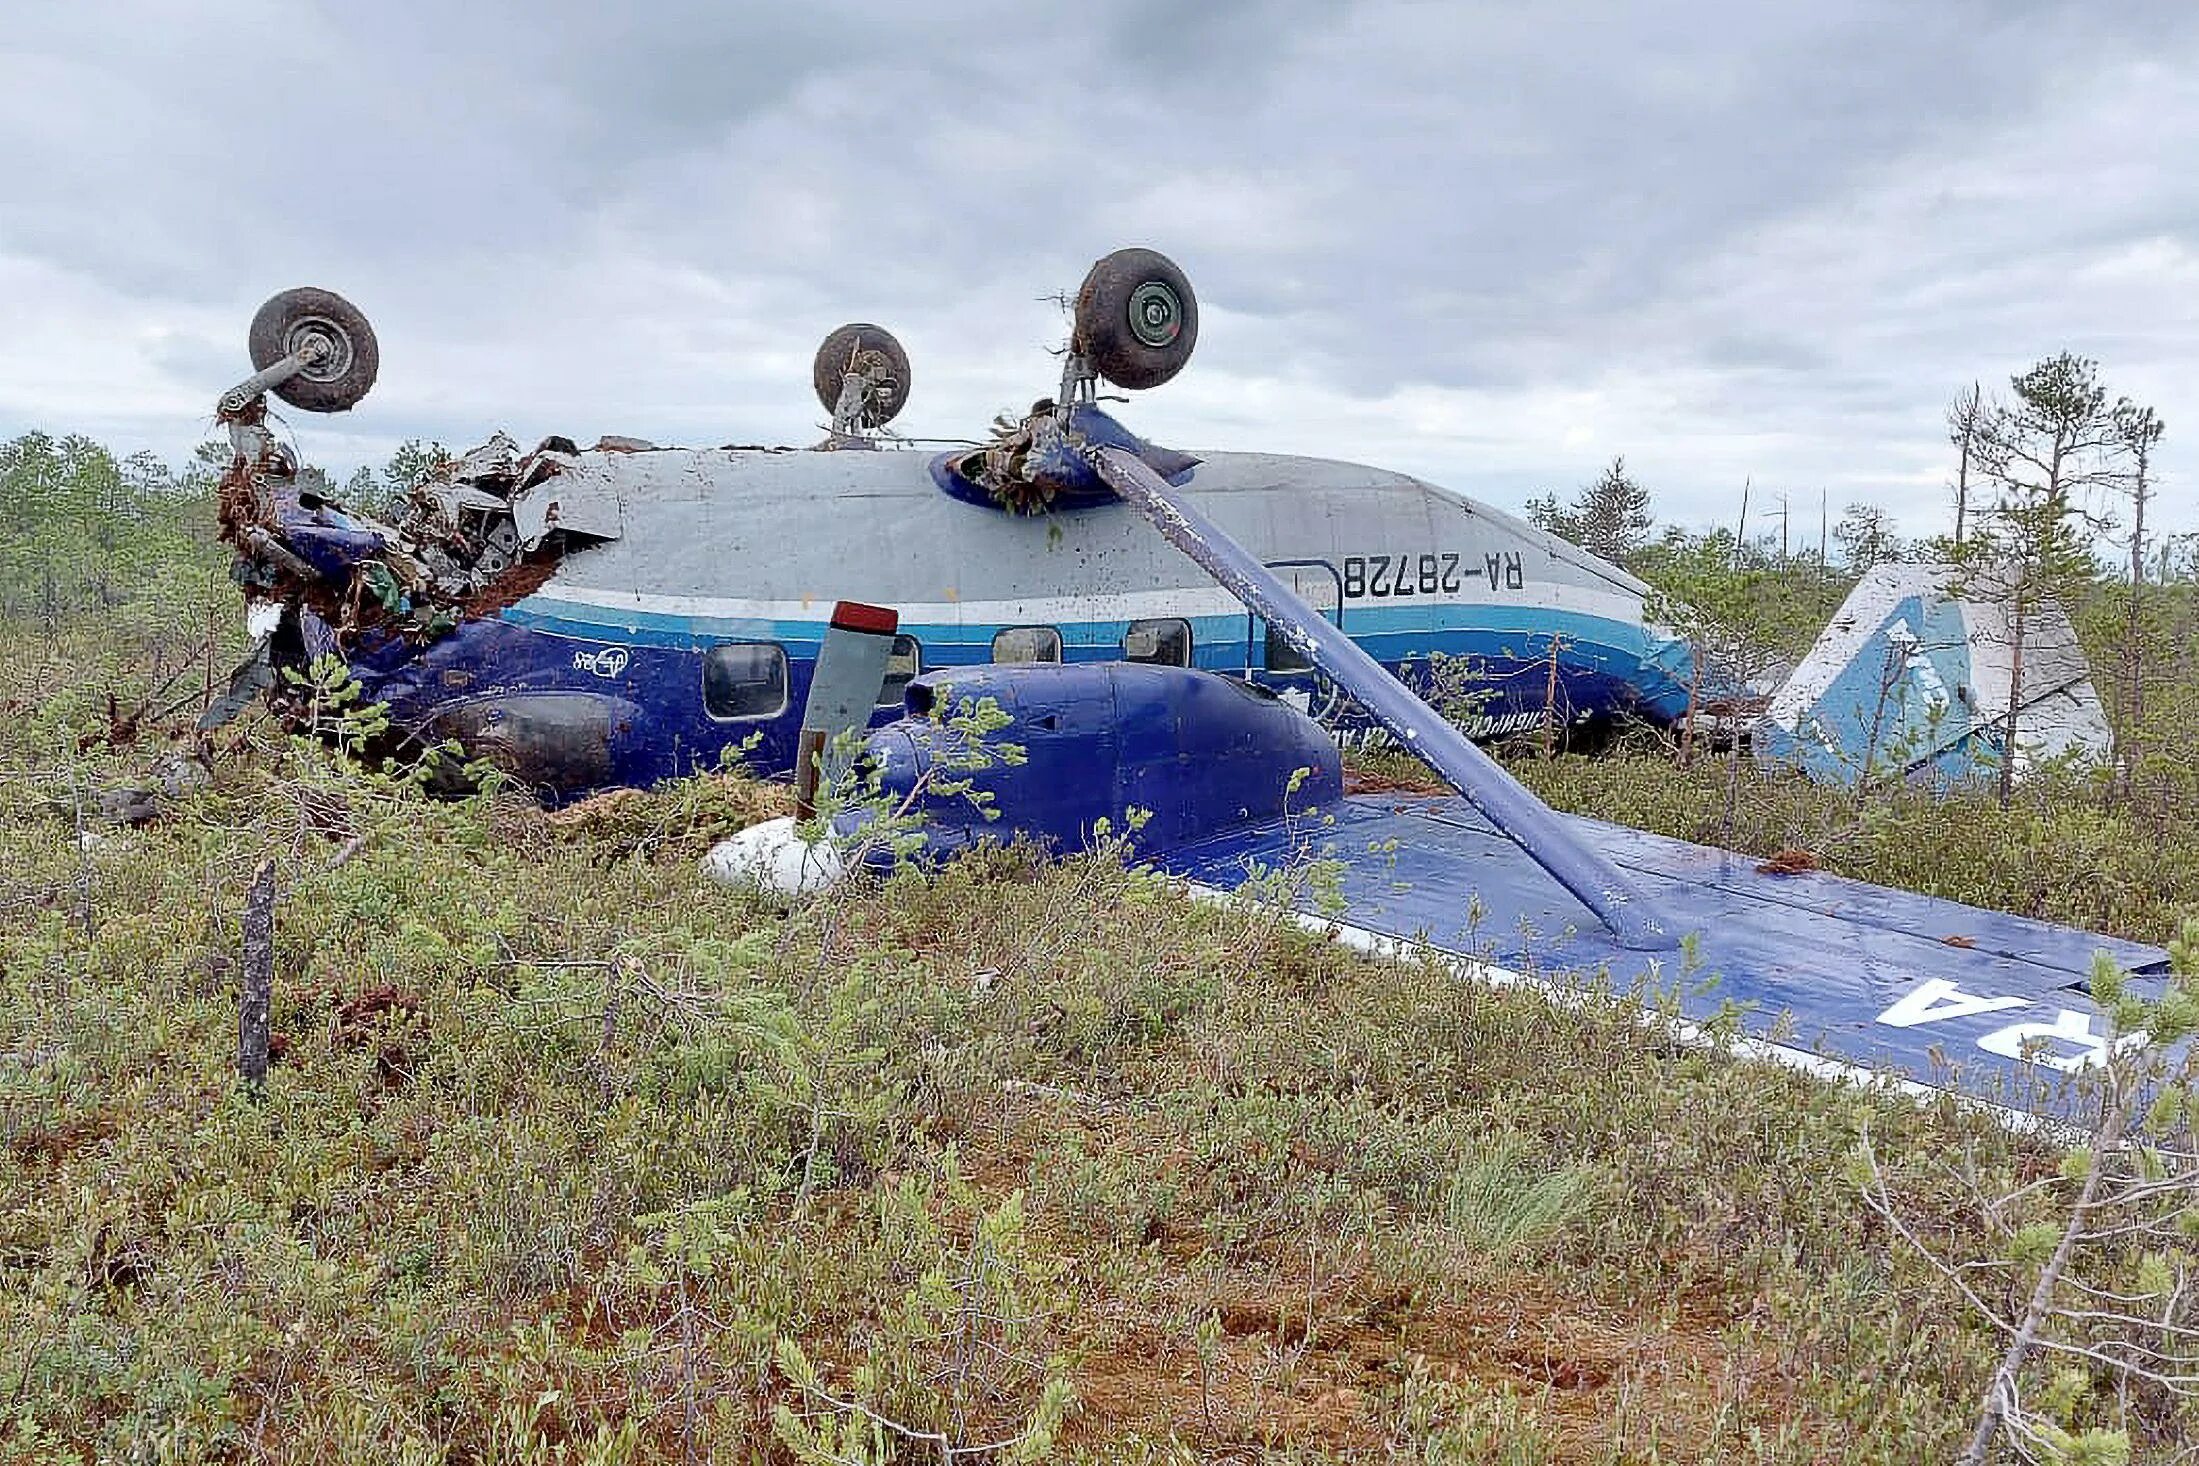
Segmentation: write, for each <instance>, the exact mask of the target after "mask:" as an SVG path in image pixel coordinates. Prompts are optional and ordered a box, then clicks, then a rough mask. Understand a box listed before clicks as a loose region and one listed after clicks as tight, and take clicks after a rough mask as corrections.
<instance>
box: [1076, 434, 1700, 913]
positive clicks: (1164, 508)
mask: <svg viewBox="0 0 2199 1466" xmlns="http://www.w3.org/2000/svg"><path fill="white" fill-rule="evenodd" d="M1087 451H1088V454H1089V456H1090V458H1091V460H1092V464H1093V467H1094V468H1095V469H1097V470H1098V472H1099V475H1100V477H1101V478H1102V479H1103V480H1105V481H1106V483H1107V486H1108V487H1109V488H1111V489H1113V490H1114V491H1115V492H1116V493H1117V494H1119V495H1121V496H1122V497H1123V499H1124V500H1126V501H1127V502H1128V503H1130V504H1131V505H1133V506H1134V507H1136V508H1137V510H1138V511H1139V512H1140V513H1142V514H1143V515H1144V516H1145V517H1146V518H1147V519H1148V520H1150V521H1151V522H1152V524H1153V527H1154V528H1155V529H1158V530H1159V531H1160V532H1161V537H1162V538H1164V539H1166V540H1167V541H1168V542H1169V543H1170V544H1172V545H1174V546H1175V547H1176V548H1177V549H1179V550H1181V551H1183V552H1184V553H1185V554H1186V555H1189V556H1190V557H1191V558H1192V559H1193V560H1195V561H1197V562H1198V563H1199V565H1200V567H1201V568H1202V569H1204V570H1205V571H1206V572H1207V573H1208V574H1209V575H1212V576H1213V577H1214V578H1215V579H1216V580H1217V581H1220V582H1221V584H1222V585H1223V587H1224V588H1226V589H1227V590H1228V591H1229V592H1230V594H1232V595H1234V596H1236V597H1237V599H1239V600H1240V601H1243V602H1244V603H1245V605H1246V606H1248V607H1249V608H1251V610H1252V611H1253V612H1254V613H1255V614H1256V615H1258V616H1260V617H1261V618H1262V619H1263V620H1265V621H1266V622H1267V623H1268V625H1270V626H1272V627H1274V628H1275V629H1276V630H1278V631H1280V632H1282V633H1283V635H1284V637H1285V638H1287V639H1288V640H1289V641H1290V643H1291V645H1292V646H1293V647H1294V648H1296V649H1297V651H1298V652H1299V654H1300V655H1302V656H1304V657H1306V658H1307V659H1308V660H1309V661H1311V662H1312V663H1313V664H1314V665H1315V666H1316V667H1319V668H1320V669H1321V670H1322V671H1323V672H1325V673H1327V674H1328V675H1329V677H1330V679H1331V680H1333V681H1334V682H1335V683H1336V684H1337V685H1338V686H1339V687H1342V688H1343V689H1344V690H1345V691H1346V692H1348V693H1350V694H1351V695H1352V696H1353V697H1355V698H1357V699H1359V702H1360V705H1361V706H1363V707H1364V708H1366V710H1367V711H1368V712H1370V713H1372V714H1373V715H1374V717H1375V719H1376V721H1378V722H1380V723H1381V724H1382V726H1383V727H1385V728H1387V729H1388V730H1389V731H1390V733H1391V735H1392V736H1393V737H1395V738H1396V739H1397V740H1398V741H1399V742H1400V743H1402V744H1404V745H1405V747H1406V748H1408V749H1410V750H1412V752H1413V753H1414V754H1416V755H1417V756H1419V758H1420V759H1421V760H1422V761H1424V762H1425V763H1426V764H1427V765H1428V767H1430V768H1432V769H1434V770H1435V771H1436V772H1437V773H1438V774H1441V775H1442V776H1443V778H1444V780H1445V782H1447V783H1449V784H1450V786H1451V787H1452V788H1454V789H1456V790H1457V791H1458V792H1459V793H1461V794H1463V795H1465V796H1466V799H1467V801H1468V802H1469V803H1471V804H1472V805H1473V806H1474V808H1476V809H1478V810H1480V811H1481V813H1482V814H1483V815H1484V816H1486V817H1487V818H1488V820H1489V822H1490V823H1491V824H1493V825H1495V826H1496V827H1497V829H1499V830H1500V831H1502V832H1503V833H1504V834H1505V836H1506V837H1508V838H1509V839H1510V840H1511V841H1512V843H1514V844H1515V845H1517V846H1519V848H1520V849H1521V850H1523V851H1525V852H1526V853H1527V855H1528V857H1529V858H1530V859H1532V860H1533V861H1534V862H1535V863H1536V864H1537V865H1539V866H1541V867H1542V868H1543V869H1544V870H1546V871H1548V872H1549V873H1550V874H1551V875H1552V876H1553V877H1555V878H1556V879H1557V881H1558V882H1559V884H1561V885H1563V886H1564V887H1565V888H1566V889H1567V890H1568V891H1571V892H1572V893H1573V895H1574V896H1575V897H1577V898H1578V899H1579V900H1580V902H1581V904H1582V905H1584V906H1586V907H1587V908H1588V909H1589V910H1590V911H1593V912H1594V913H1595V914H1596V916H1597V918H1598V919H1599V920H1600V921H1602V922H1603V924H1604V925H1605V926H1606V927H1607V928H1609V930H1610V932H1611V935H1612V937H1613V938H1614V939H1616V940H1617V941H1618V942H1619V943H1620V945H1622V946H1625V947H1629V948H1633V949H1635V950H1638V951H1657V950H1662V949H1665V948H1670V947H1675V946H1677V945H1679V943H1678V940H1677V939H1676V938H1675V937H1674V936H1673V934H1672V931H1671V929H1670V928H1669V927H1668V926H1667V925H1666V923H1665V922H1664V920H1663V919H1662V918H1661V917H1660V916H1659V915H1658V912H1657V910H1656V907H1655V906H1654V905H1653V904H1652V903H1651V902H1650V900H1649V898H1648V897H1647V896H1646V895H1644V894H1643V893H1642V891H1641V888H1640V887H1638V886H1636V885H1635V884H1634V882H1633V881H1632V880H1631V879H1630V878H1629V877H1628V876H1627V875H1626V874H1625V873H1624V872H1623V871H1621V870H1620V869H1619V868H1618V867H1617V866H1616V865H1614V864H1612V863H1611V861H1609V860H1607V859H1606V858H1605V857H1604V856H1603V855H1602V854H1600V853H1599V852H1597V851H1595V850H1592V849H1590V848H1589V847H1588V846H1587V845H1585V844H1583V843H1582V842H1581V841H1580V840H1579V839H1577V838H1576V837H1575V836H1574V835H1573V833H1572V832H1571V831H1570V830H1568V829H1566V828H1565V826H1564V825H1563V824H1562V823H1561V822H1560V820H1559V817H1558V816H1557V815H1556V814H1555V813H1554V812H1552V810H1551V809H1550V807H1549V806H1548V805H1546V804H1544V803H1543V802H1542V801H1541V800H1539V799H1537V798H1536V797H1535V796H1534V794H1533V793H1532V792H1530V791H1529V790H1528V789H1527V787H1526V786H1525V785H1523V784H1521V783H1520V782H1519V781H1518V780H1517V779H1514V778H1513V777H1512V776H1511V775H1510V774H1508V773H1506V772H1505V771H1504V769H1503V767H1502V766H1501V765H1499V764H1498V763H1497V761H1496V760H1495V759H1493V758H1491V757H1489V755H1487V754H1486V753H1483V752H1482V751H1481V750H1480V749H1478V748H1476V747H1475V746H1474V744H1473V742H1472V741H1471V740H1470V739H1468V738H1467V737H1466V735H1465V734H1463V733H1461V732H1459V731H1458V729H1456V728H1454V727H1452V726H1451V725H1450V723H1448V722H1446V721H1445V720H1444V719H1443V718H1442V717H1441V716H1439V715H1438V714H1437V713H1436V711H1435V709H1433V708H1431V707H1429V706H1428V705H1427V704H1426V703H1424V702H1422V701H1421V700H1420V699H1419V698H1418V697H1417V696H1415V695H1414V694H1413V692H1412V691H1411V689H1409V688H1407V687H1406V686H1405V684H1404V683H1402V682H1399V681H1398V680H1397V679H1396V678H1395V677H1393V676H1391V675H1390V673H1389V671H1388V670H1387V669H1385V668H1384V667H1383V666H1382V664H1381V663H1380V662H1377V661H1376V660H1375V659H1374V658H1373V657H1371V656H1369V655H1368V654H1367V653H1366V652H1365V651H1363V650H1362V649H1361V648H1360V646H1359V644H1358V643H1357V642H1355V641H1353V640H1352V639H1351V638H1350V637H1348V636H1346V635H1344V633H1343V631H1342V629H1341V628H1339V627H1338V626H1336V625H1335V623H1333V622H1331V621H1329V620H1328V619H1327V618H1326V617H1324V616H1322V615H1321V613H1320V612H1318V611H1316V610H1314V608H1313V607H1311V606H1309V605H1307V604H1306V603H1305V601H1303V600H1301V599H1300V598H1299V597H1298V595H1297V594H1296V593H1295V592H1293V591H1292V590H1291V589H1290V587H1289V586H1287V585H1285V584H1284V583H1283V582H1282V580H1281V579H1279V578H1278V577H1277V576H1276V574H1275V573H1274V572H1273V571H1271V570H1269V569H1268V568H1267V567H1266V566H1265V565H1262V564H1261V563H1260V561H1259V560H1258V558H1257V557H1255V556H1253V555H1251V554H1249V553H1247V552H1246V550H1245V548H1244V547H1243V546H1242V545H1240V544H1238V543H1237V542H1236V541H1235V540H1232V539H1231V538H1230V537H1229V536H1228V535H1226V534H1224V533H1222V531H1221V530H1220V529H1218V528H1216V527H1215V525H1214V524H1213V523H1212V522H1210V521H1209V520H1208V519H1207V518H1206V517H1205V516H1204V515H1202V514H1200V513H1199V512H1198V511H1197V510H1196V509H1193V508H1192V507H1191V506H1190V505H1189V504H1187V503H1185V502H1184V500H1183V499H1182V498H1181V497H1180V496H1179V495H1178V494H1177V493H1176V491H1175V490H1174V489H1172V488H1171V487H1169V485H1168V483H1167V481H1166V480H1164V479H1163V478H1161V476H1160V475H1159V474H1156V473H1155V472H1153V470H1152V469H1150V468H1148V467H1146V466H1145V464H1143V463H1142V462H1140V461H1139V460H1138V459H1137V458H1135V457H1133V456H1131V455H1130V454H1129V453H1127V452H1125V451H1123V450H1122V449H1120V448H1109V447H1103V446H1097V445H1095V446H1093V447H1092V448H1090V449H1088V450H1087Z"/></svg>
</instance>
